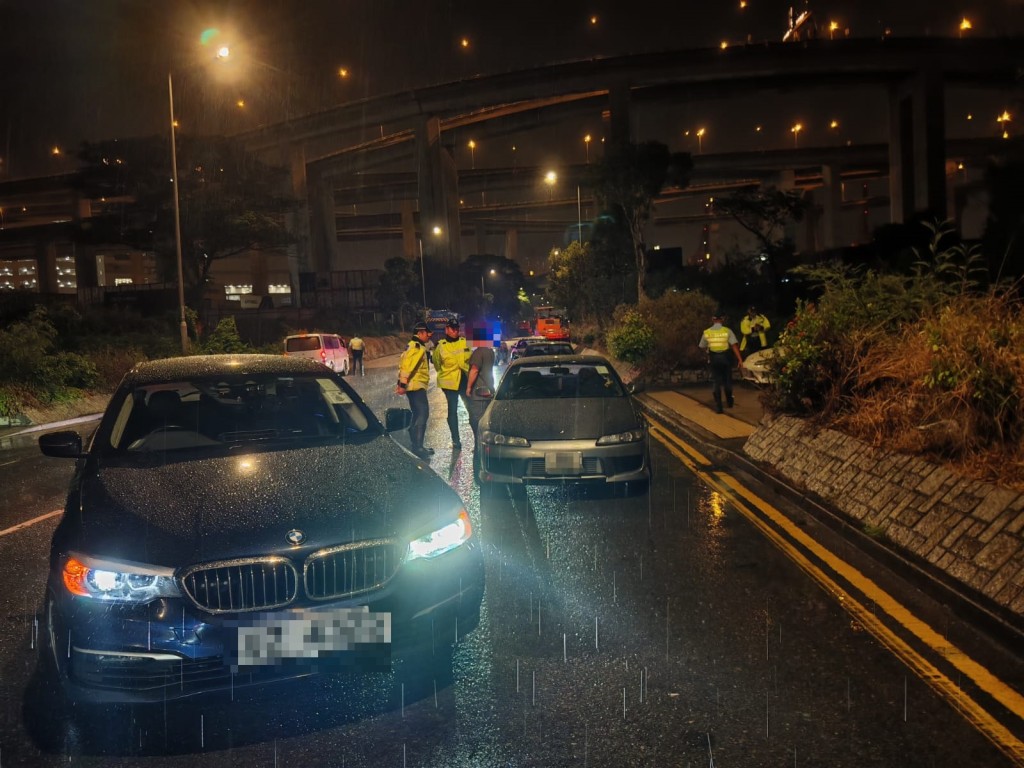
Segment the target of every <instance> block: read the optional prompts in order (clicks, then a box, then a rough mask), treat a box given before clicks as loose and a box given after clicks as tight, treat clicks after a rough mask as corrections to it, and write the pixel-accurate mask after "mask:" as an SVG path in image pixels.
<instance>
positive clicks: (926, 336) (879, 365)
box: [834, 296, 1024, 490]
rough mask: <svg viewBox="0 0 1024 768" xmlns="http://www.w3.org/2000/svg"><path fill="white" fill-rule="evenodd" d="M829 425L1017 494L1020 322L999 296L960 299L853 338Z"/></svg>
mask: <svg viewBox="0 0 1024 768" xmlns="http://www.w3.org/2000/svg"><path fill="white" fill-rule="evenodd" d="M849 341H850V344H851V349H853V350H854V354H852V355H851V358H850V359H851V360H852V361H853V362H852V364H851V368H850V371H849V377H850V378H849V379H848V381H852V382H854V383H853V385H852V386H851V387H850V389H849V390H847V391H852V393H853V395H852V397H850V398H849V401H848V402H844V403H843V407H842V408H841V409H840V410H841V415H840V416H838V417H837V418H836V419H835V421H834V425H835V426H836V427H838V428H839V429H842V430H843V431H845V432H847V433H849V434H851V435H854V436H856V437H858V438H860V439H862V440H865V441H866V442H869V443H871V444H873V445H876V446H879V447H885V448H887V449H890V450H895V451H899V452H902V453H911V454H917V455H922V456H924V457H927V458H929V459H931V460H934V461H939V462H942V463H945V464H947V465H949V466H951V467H952V468H954V469H955V470H956V471H957V472H958V473H960V474H963V475H965V476H968V477H974V478H977V479H983V480H986V481H989V482H995V483H998V484H1000V485H1003V486H1006V487H1012V488H1016V489H1021V490H1024V449H1022V447H1021V443H1022V437H1024V318H1022V314H1021V311H1020V307H1019V306H1018V305H1016V304H1013V303H1011V302H1009V301H1007V300H1006V299H1004V298H1001V297H998V296H987V297H984V298H977V297H964V298H962V299H958V300H956V301H954V302H953V303H952V304H950V305H948V306H946V307H945V308H944V309H942V310H941V311H940V312H938V313H936V314H935V315H934V316H932V317H927V318H925V319H923V320H922V321H920V322H919V323H916V324H914V325H913V326H910V327H908V328H907V329H906V330H905V332H904V333H903V334H902V336H900V337H898V338H894V337H887V338H883V339H874V340H868V339H851V340H849Z"/></svg>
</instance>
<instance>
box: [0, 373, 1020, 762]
mask: <svg viewBox="0 0 1024 768" xmlns="http://www.w3.org/2000/svg"><path fill="white" fill-rule="evenodd" d="M393 379H394V376H393V371H392V370H391V369H376V370H374V369H371V370H369V371H368V373H367V376H366V377H364V378H359V379H352V380H351V381H352V383H353V384H354V385H355V386H356V388H357V389H358V390H359V391H360V392H361V393H362V394H363V396H364V398H365V399H366V400H367V402H369V403H370V404H371V405H372V406H373V407H374V409H375V410H376V411H377V412H378V413H381V412H382V410H383V408H384V407H386V406H389V405H401V404H402V400H400V399H399V398H397V397H396V396H394V395H392V394H391V393H390V388H391V386H392V384H393ZM431 406H432V418H431V425H430V430H429V432H428V440H427V443H428V445H432V446H433V447H435V448H436V449H437V454H436V456H435V457H434V459H433V461H432V466H433V467H434V469H435V471H437V472H438V473H439V474H440V475H442V476H443V477H444V478H446V479H447V480H448V481H449V482H450V483H451V484H452V486H453V487H455V489H456V490H457V491H458V492H459V493H460V494H461V495H462V496H463V499H464V500H465V502H466V505H467V508H468V509H469V511H470V514H471V516H472V519H473V522H474V525H475V526H476V530H477V532H478V534H479V535H480V536H481V538H482V541H483V542H484V545H485V555H486V559H487V592H486V596H485V601H484V606H483V612H482V616H481V623H480V626H479V627H478V629H477V630H476V631H475V632H474V633H472V634H471V635H470V636H469V637H468V638H467V639H466V640H465V641H464V642H462V643H461V644H460V645H459V646H458V647H457V648H456V649H455V652H454V658H453V660H452V661H451V663H446V661H445V659H444V658H443V655H439V656H438V658H437V659H434V660H430V659H424V658H418V659H410V660H406V659H398V660H397V661H396V663H395V666H394V669H393V670H392V671H391V672H390V673H388V674H382V673H380V674H375V675H372V676H362V677H348V678H322V679H312V680H305V681H299V682H297V683H293V684H287V685H281V686H277V687H273V688H269V689H265V690H264V691H263V692H252V691H247V692H244V693H243V692H238V693H237V694H236V695H235V696H234V700H231V699H230V698H229V697H227V696H223V697H217V698H214V699H208V700H205V699H204V700H199V701H194V702H186V703H185V704H182V705H178V706H171V707H166V708H163V707H156V708H152V709H131V708H122V709H114V710H112V711H107V712H103V713H99V714H98V717H97V719H96V722H95V724H93V725H92V726H91V727H89V726H86V727H87V728H89V733H84V734H83V733H80V732H76V731H64V732H61V733H58V734H56V736H55V737H54V738H53V739H52V741H53V742H54V743H52V744H48V745H46V744H44V745H42V747H41V746H40V745H39V744H37V743H36V742H35V741H33V739H32V738H31V737H30V735H29V730H32V731H33V732H35V731H37V730H39V729H36V728H33V729H29V728H27V727H26V722H25V720H26V716H27V714H26V701H28V700H29V699H30V698H31V696H29V698H28V699H27V698H26V691H27V690H29V691H31V688H30V686H29V681H30V678H31V676H32V672H33V669H34V656H33V651H32V650H31V647H30V644H31V637H32V624H33V618H34V613H35V611H36V610H38V603H39V602H40V598H41V595H42V592H43V583H44V578H45V564H46V555H47V552H48V545H49V536H50V534H51V533H52V531H53V528H54V526H55V525H56V518H55V517H53V518H48V519H44V520H41V521H39V522H36V523H35V524H33V525H31V526H28V527H25V528H21V529H18V530H15V531H10V532H7V529H9V528H11V527H12V526H15V525H17V524H19V523H22V522H24V521H27V520H30V519H33V518H36V517H38V516H40V515H44V514H46V513H49V512H53V511H55V510H59V509H60V508H61V505H62V501H63V493H64V490H65V487H66V483H67V479H68V477H69V476H70V472H71V465H70V463H67V462H62V461H60V460H55V459H48V458H45V457H43V456H41V455H40V454H39V452H38V449H37V448H36V446H35V436H32V437H30V438H24V439H17V440H15V441H14V445H13V446H12V447H10V448H8V449H7V450H4V451H0V532H4V533H3V535H0V585H3V588H2V589H0V768H6V766H14V765H27V766H37V765H39V766H45V765H53V766H58V765H82V766H92V765H95V766H101V765H102V766H108V765H153V766H179V765H180V766H196V765H199V766H229V765H231V766H254V765H263V766H319V765H325V766H328V765H330V766H466V767H467V768H468V767H470V766H632V765H637V766H640V765H645V766H647V765H649V766H655V765H659V766H660V765H666V766H708V765H715V766H719V767H722V766H857V767H858V768H859V767H860V766H968V765H969V766H993V767H994V766H1006V765H1013V764H1015V763H1014V762H1013V761H1012V760H1011V759H1009V758H1008V757H1007V756H1005V754H1004V753H1003V752H1001V751H1000V750H998V749H997V748H996V747H995V746H994V745H993V744H992V742H991V741H990V740H989V739H987V738H986V737H985V736H983V735H982V734H980V733H979V732H978V731H977V730H976V729H975V728H973V727H972V726H971V725H969V724H968V722H967V721H966V720H965V719H964V718H963V717H962V716H961V715H960V714H959V713H958V712H957V711H956V709H955V707H954V706H951V705H950V704H949V703H947V702H946V701H943V700H942V699H940V698H939V697H938V696H937V695H936V694H935V693H934V692H933V690H932V688H930V687H929V686H928V685H927V684H926V683H925V682H923V681H922V680H921V679H920V678H919V677H918V676H917V675H915V674H914V673H913V672H911V671H910V670H909V669H908V668H907V667H906V666H905V665H904V664H903V663H902V662H901V661H899V660H898V659H897V658H896V657H895V656H894V655H893V654H892V653H891V652H890V651H889V650H887V649H886V648H884V647H883V646H882V645H881V644H879V642H878V641H877V640H876V639H875V638H874V637H873V636H872V635H871V634H869V633H868V632H867V631H865V630H864V628H863V627H862V626H861V625H860V624H859V623H858V622H857V621H855V620H852V619H851V617H850V615H849V614H848V613H847V612H846V611H844V610H843V609H842V608H841V607H840V605H839V602H838V601H837V600H836V599H835V598H834V597H833V596H831V595H830V594H828V593H826V591H824V590H823V589H822V588H821V587H820V586H818V585H817V584H816V583H814V582H812V581H811V580H810V579H808V578H807V576H806V575H805V574H804V572H803V571H801V570H800V569H799V568H798V567H797V566H796V565H794V563H793V561H792V560H791V559H789V558H788V557H786V556H785V555H784V554H783V553H782V552H780V551H779V550H778V549H777V548H776V547H775V546H773V545H772V544H771V543H770V542H769V541H768V540H767V539H766V538H765V537H764V536H763V535H762V533H760V532H759V531H758V530H757V529H756V528H755V527H754V526H752V525H751V524H750V523H749V522H748V521H747V520H746V519H745V518H744V517H743V516H742V515H740V514H739V513H738V512H737V511H736V509H734V508H733V506H732V503H731V502H730V501H729V499H727V498H726V497H724V496H723V495H722V494H721V493H719V492H718V491H717V490H714V489H713V488H712V487H710V486H709V485H707V484H705V483H704V482H703V481H702V480H700V479H699V478H697V477H696V476H695V475H694V474H693V473H692V472H691V471H690V470H689V469H687V468H686V467H685V466H684V465H683V464H682V463H681V462H680V460H679V459H678V458H677V457H676V456H675V455H674V454H673V453H671V452H669V451H668V450H666V449H665V448H664V447H663V446H662V445H661V444H660V443H657V442H654V443H652V451H653V460H654V471H655V474H654V478H655V479H654V482H653V484H652V488H651V492H650V494H649V495H646V496H639V497H630V498H613V497H610V496H608V495H606V494H601V493H595V492H586V493H585V492H581V491H580V490H578V489H573V488H530V489H528V490H527V491H525V492H516V493H509V492H507V491H503V492H501V493H492V492H490V491H487V492H485V493H483V494H481V492H480V489H479V486H478V485H476V484H475V483H474V481H473V478H472V471H471V464H472V460H471V455H472V454H471V451H469V450H466V451H464V452H462V453H455V454H453V453H452V451H451V450H450V448H447V447H446V446H447V445H448V443H449V440H448V436H447V428H446V426H445V424H444V421H443V416H444V414H443V409H444V405H443V398H441V397H440V395H439V393H436V392H435V393H433V394H432V398H431ZM463 417H464V414H463ZM462 442H463V444H464V445H466V446H467V447H468V446H469V445H470V439H469V428H468V424H467V423H464V424H463V439H462ZM368 482H372V478H368ZM946 629H947V631H949V627H948V625H947V627H946ZM964 631H965V632H966V630H964ZM1019 661H1020V660H1019V658H1017V659H1016V660H1015V659H1014V658H1013V655H1012V654H1010V655H1009V658H1006V657H1001V658H998V659H993V663H995V664H997V665H999V668H1000V669H1001V670H1004V671H1006V672H1007V673H1008V674H1010V675H1013V674H1016V675H1018V678H1017V682H1020V677H1019V676H1020V664H1019ZM29 711H31V710H29ZM33 717H36V718H39V716H38V715H33ZM1018 725H1019V723H1018ZM42 730H44V731H45V728H44V729H42ZM1016 735H1017V737H1018V738H1019V737H1020V736H1021V733H1020V732H1019V731H1018V732H1017V734H1016Z"/></svg>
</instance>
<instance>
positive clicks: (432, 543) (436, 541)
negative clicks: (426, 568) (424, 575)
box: [406, 509, 473, 560]
mask: <svg viewBox="0 0 1024 768" xmlns="http://www.w3.org/2000/svg"><path fill="white" fill-rule="evenodd" d="M472 535H473V525H472V524H471V523H470V522H469V514H468V513H467V512H466V510H464V509H463V510H462V511H460V512H459V516H458V517H457V518H456V519H455V521H454V522H451V523H448V525H445V526H443V527H441V528H438V529H437V530H436V531H431V532H430V533H428V534H427V535H426V536H420V537H419V538H418V539H413V540H412V541H410V542H409V551H408V554H407V556H406V559H408V560H417V559H419V558H421V557H425V558H427V559H430V558H434V557H438V556H439V555H443V554H444V553H445V552H451V551H452V550H453V549H455V548H456V547H461V546H462V545H463V544H465V543H466V542H467V541H469V537H470V536H472Z"/></svg>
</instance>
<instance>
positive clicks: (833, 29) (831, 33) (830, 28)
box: [828, 21, 839, 40]
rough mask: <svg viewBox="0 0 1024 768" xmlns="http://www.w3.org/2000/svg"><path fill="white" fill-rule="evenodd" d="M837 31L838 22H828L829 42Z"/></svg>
mask: <svg viewBox="0 0 1024 768" xmlns="http://www.w3.org/2000/svg"><path fill="white" fill-rule="evenodd" d="M837 29H839V22H838V21H830V22H829V23H828V39H829V40H832V39H834V36H835V33H836V30H837Z"/></svg>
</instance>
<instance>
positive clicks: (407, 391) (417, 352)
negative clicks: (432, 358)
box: [395, 323, 434, 459]
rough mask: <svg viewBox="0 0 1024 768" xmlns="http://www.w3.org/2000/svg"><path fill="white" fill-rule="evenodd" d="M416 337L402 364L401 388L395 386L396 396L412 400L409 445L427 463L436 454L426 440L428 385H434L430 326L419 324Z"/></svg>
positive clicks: (411, 340)
mask: <svg viewBox="0 0 1024 768" xmlns="http://www.w3.org/2000/svg"><path fill="white" fill-rule="evenodd" d="M412 333H413V336H412V338H411V339H410V340H409V344H408V346H407V347H406V348H405V351H404V352H403V353H402V359H401V360H400V361H399V363H398V384H397V385H396V386H395V394H398V395H405V396H406V397H408V398H409V409H410V410H411V411H412V424H410V425H409V442H410V443H411V444H412V452H413V453H415V454H416V455H417V456H419V457H420V458H421V459H425V458H428V457H429V456H432V455H433V453H434V449H433V448H424V447H423V438H424V437H426V434H427V419H428V418H429V416H430V403H429V402H428V401H427V385H429V384H430V363H429V361H428V360H427V340H428V339H429V338H430V329H429V328H427V324H426V323H416V325H414V326H413V329H412Z"/></svg>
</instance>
